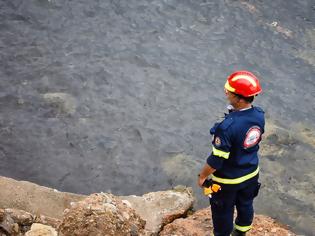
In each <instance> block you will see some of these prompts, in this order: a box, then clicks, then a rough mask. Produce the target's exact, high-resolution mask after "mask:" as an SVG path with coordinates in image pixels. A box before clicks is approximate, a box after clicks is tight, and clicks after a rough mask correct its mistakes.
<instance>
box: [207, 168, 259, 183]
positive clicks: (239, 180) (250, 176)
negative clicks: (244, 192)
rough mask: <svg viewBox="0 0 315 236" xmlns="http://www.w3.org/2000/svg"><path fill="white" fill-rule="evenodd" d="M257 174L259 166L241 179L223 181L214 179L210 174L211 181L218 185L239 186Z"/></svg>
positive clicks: (217, 178)
mask: <svg viewBox="0 0 315 236" xmlns="http://www.w3.org/2000/svg"><path fill="white" fill-rule="evenodd" d="M258 173H259V166H258V167H257V169H256V170H255V171H254V172H252V173H250V174H247V175H244V176H242V177H239V178H236V179H223V178H219V177H216V176H215V175H214V174H212V180H214V181H216V182H218V183H222V184H240V183H242V182H244V181H246V180H248V179H251V178H253V177H255V176H256V175H257V174H258Z"/></svg>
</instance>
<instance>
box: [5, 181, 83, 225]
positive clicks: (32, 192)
mask: <svg viewBox="0 0 315 236" xmlns="http://www.w3.org/2000/svg"><path fill="white" fill-rule="evenodd" d="M0 189H1V191H0V208H4V209H7V208H14V209H20V210H24V211H26V212H30V213H32V214H36V215H45V216H47V217H51V218H56V219H61V218H62V213H63V211H64V210H65V208H67V207H68V206H70V202H76V201H79V200H81V199H83V198H85V197H86V196H83V195H79V194H73V193H65V192H56V191H54V190H53V189H51V188H47V187H43V186H39V185H37V184H34V183H31V182H27V181H16V180H14V179H11V178H6V177H2V176H0Z"/></svg>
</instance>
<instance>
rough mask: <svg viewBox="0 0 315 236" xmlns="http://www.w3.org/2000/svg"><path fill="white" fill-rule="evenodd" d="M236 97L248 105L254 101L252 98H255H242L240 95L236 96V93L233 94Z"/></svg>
mask: <svg viewBox="0 0 315 236" xmlns="http://www.w3.org/2000/svg"><path fill="white" fill-rule="evenodd" d="M233 94H234V95H235V96H236V97H238V98H240V99H243V100H245V101H246V102H248V103H252V102H253V101H254V97H255V96H251V97H244V96H242V95H240V94H236V93H233Z"/></svg>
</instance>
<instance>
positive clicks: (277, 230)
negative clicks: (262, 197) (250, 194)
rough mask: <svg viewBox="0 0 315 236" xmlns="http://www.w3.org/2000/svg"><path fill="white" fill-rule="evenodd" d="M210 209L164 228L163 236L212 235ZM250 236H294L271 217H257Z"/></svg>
mask: <svg viewBox="0 0 315 236" xmlns="http://www.w3.org/2000/svg"><path fill="white" fill-rule="evenodd" d="M210 213H211V212H210V208H206V209H202V210H199V211H197V212H195V213H194V214H193V215H192V216H189V217H187V218H186V219H177V220H175V221H174V222H173V223H171V224H168V225H166V226H165V227H164V229H163V231H162V232H161V233H160V235H161V236H169V235H177V236H207V235H209V236H210V235H212V230H213V225H212V218H211V214H210ZM247 235H248V236H265V235H272V236H288V235H290V236H294V235H295V234H294V233H292V232H291V231H290V230H289V229H288V228H287V227H286V226H284V225H281V224H279V223H277V222H276V221H275V220H273V219H272V218H270V217H266V216H262V215H255V218H254V222H253V229H252V230H251V231H249V233H248V234H247Z"/></svg>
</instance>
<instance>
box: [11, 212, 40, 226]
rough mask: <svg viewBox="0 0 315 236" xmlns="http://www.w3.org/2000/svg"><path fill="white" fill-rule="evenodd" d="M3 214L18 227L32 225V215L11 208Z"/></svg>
mask: <svg viewBox="0 0 315 236" xmlns="http://www.w3.org/2000/svg"><path fill="white" fill-rule="evenodd" d="M5 213H6V214H7V215H9V216H10V217H11V218H12V219H13V221H14V222H15V223H17V224H19V225H29V226H30V225H32V224H33V221H34V217H33V215H32V214H30V213H28V212H26V211H23V210H17V209H12V208H7V209H5Z"/></svg>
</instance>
